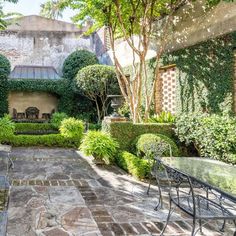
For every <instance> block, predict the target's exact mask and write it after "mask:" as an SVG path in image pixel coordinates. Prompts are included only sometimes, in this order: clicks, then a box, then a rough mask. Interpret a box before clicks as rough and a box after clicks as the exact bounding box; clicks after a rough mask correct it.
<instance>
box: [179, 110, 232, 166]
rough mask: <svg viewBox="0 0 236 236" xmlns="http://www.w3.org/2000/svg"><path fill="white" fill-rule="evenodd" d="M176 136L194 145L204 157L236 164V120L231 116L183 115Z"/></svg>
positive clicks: (180, 117)
mask: <svg viewBox="0 0 236 236" xmlns="http://www.w3.org/2000/svg"><path fill="white" fill-rule="evenodd" d="M176 134H177V135H178V137H179V139H180V140H181V141H185V142H186V144H190V143H194V144H195V146H196V148H197V150H198V151H199V154H200V155H201V156H204V157H210V158H213V159H218V160H222V161H225V162H231V163H233V164H236V159H235V154H236V118H235V117H230V116H229V115H222V116H220V115H209V114H202V115H199V114H194V113H193V114H182V115H181V116H179V117H178V118H177V121H176Z"/></svg>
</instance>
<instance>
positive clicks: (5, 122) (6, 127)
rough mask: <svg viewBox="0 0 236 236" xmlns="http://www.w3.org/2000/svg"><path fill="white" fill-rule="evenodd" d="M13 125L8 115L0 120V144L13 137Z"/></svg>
mask: <svg viewBox="0 0 236 236" xmlns="http://www.w3.org/2000/svg"><path fill="white" fill-rule="evenodd" d="M14 131H15V124H14V123H13V122H12V121H11V119H10V117H9V116H8V115H5V116H4V117H3V118H1V119H0V142H1V141H4V140H5V139H6V138H11V137H12V136H13V135H14Z"/></svg>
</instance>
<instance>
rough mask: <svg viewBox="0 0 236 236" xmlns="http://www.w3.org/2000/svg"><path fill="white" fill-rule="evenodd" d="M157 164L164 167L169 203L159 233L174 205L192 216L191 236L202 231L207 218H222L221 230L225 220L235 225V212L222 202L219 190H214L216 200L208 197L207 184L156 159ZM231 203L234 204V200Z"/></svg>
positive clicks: (168, 218)
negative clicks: (231, 221)
mask: <svg viewBox="0 0 236 236" xmlns="http://www.w3.org/2000/svg"><path fill="white" fill-rule="evenodd" d="M158 164H159V165H161V166H163V167H164V170H165V173H166V176H167V177H168V183H169V204H170V206H169V214H168V217H167V220H166V224H165V226H164V228H163V230H162V232H161V235H164V232H165V229H166V227H167V225H168V222H169V220H170V217H171V214H172V213H173V211H174V209H175V208H176V207H178V208H179V209H180V210H182V211H184V212H185V213H187V214H188V215H190V216H191V217H192V218H193V227H192V232H191V236H195V235H196V234H197V233H198V231H200V232H202V226H204V225H205V224H206V223H208V220H223V221H224V223H223V226H222V228H221V230H223V228H224V226H225V221H226V220H233V221H234V224H235V226H236V221H235V220H236V213H235V211H234V212H233V211H230V209H228V207H226V206H225V205H223V204H222V197H221V196H222V195H221V193H220V192H219V193H217V191H216V192H214V195H215V196H219V199H218V200H216V199H210V198H209V196H208V193H209V191H211V189H210V187H209V186H208V185H205V184H204V183H202V182H200V181H198V180H197V179H195V178H193V177H191V176H188V175H186V174H184V173H182V172H180V171H178V170H176V169H173V168H171V167H169V166H167V165H163V164H162V163H161V161H158ZM201 190H202V191H201ZM214 191H215V190H214ZM203 193H204V194H203ZM205 193H207V194H205ZM231 203H233V204H235V202H231ZM173 206H174V207H173ZM197 222H199V227H198V228H197V227H196V223H197ZM203 222H204V223H203Z"/></svg>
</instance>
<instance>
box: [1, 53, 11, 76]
mask: <svg viewBox="0 0 236 236" xmlns="http://www.w3.org/2000/svg"><path fill="white" fill-rule="evenodd" d="M10 72H11V64H10V61H9V60H8V59H7V58H6V57H5V56H3V55H1V54H0V78H2V77H7V76H8V75H9V74H10Z"/></svg>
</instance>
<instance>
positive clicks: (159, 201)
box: [154, 177, 163, 211]
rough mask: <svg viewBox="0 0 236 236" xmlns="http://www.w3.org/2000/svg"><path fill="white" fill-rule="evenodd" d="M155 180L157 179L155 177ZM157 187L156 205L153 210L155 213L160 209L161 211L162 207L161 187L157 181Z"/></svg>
mask: <svg viewBox="0 0 236 236" xmlns="http://www.w3.org/2000/svg"><path fill="white" fill-rule="evenodd" d="M156 179H157V177H156ZM157 187H158V195H159V198H158V203H157V205H156V207H155V208H154V210H155V211H157V209H158V208H159V207H160V208H161V209H162V207H163V200H162V192H161V186H160V181H159V180H158V179H157Z"/></svg>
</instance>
